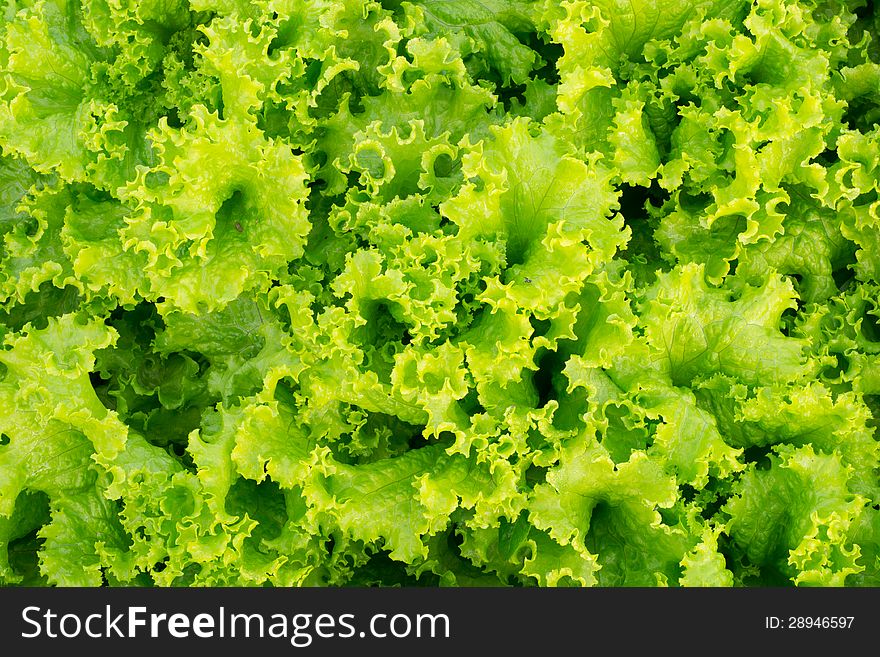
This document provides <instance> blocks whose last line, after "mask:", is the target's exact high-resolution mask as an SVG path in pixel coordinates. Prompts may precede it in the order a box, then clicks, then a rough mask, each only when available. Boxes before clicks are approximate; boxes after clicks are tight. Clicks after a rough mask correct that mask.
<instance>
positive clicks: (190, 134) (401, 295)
mask: <svg viewBox="0 0 880 657" xmlns="http://www.w3.org/2000/svg"><path fill="white" fill-rule="evenodd" d="M878 16H880V15H878V14H877V13H876V10H875V9H874V8H873V4H872V3H870V2H866V1H865V0H845V1H839V0H828V1H824V0H823V1H817V0H798V1H795V0H755V1H754V2H752V3H749V2H746V1H745V0H697V1H693V0H674V1H673V2H666V1H663V0H636V1H633V2H630V1H627V2H622V1H618V0H595V1H588V0H563V1H562V2H557V1H555V0H482V1H477V0H422V1H420V2H399V1H395V0H384V1H383V2H372V1H369V2H362V1H361V0H337V1H328V0H255V1H253V2H251V1H247V2H245V1H244V0H190V1H189V2H187V1H186V0H147V1H145V2H138V1H135V0H82V1H80V0H35V1H31V0H7V1H6V2H5V3H4V5H3V13H2V18H0V147H2V157H0V336H2V340H3V346H2V349H0V583H2V584H6V585H61V586H71V585H80V586H98V585H102V584H103V585H128V586H131V585H137V586H140V585H143V586H149V585H160V586H190V585H199V586H219V585H244V586H258V585H278V586H291V585H331V586H339V585H357V586H366V585H400V586H413V585H452V586H501V585H539V586H556V585H588V586H589V585H600V586H653V585H669V586H780V585H819V586H843V585H851V586H877V585H880V511H878V509H880V488H878V466H880V460H878V458H880V454H878V442H877V438H878V436H877V426H878V420H880V323H878V321H880V301H878V298H880V199H878V187H880V128H878V121H880V47H878V43H880V41H878V26H880V18H878Z"/></svg>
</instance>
